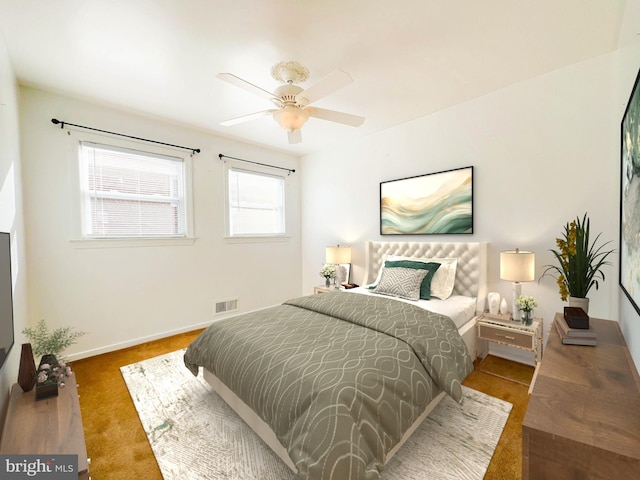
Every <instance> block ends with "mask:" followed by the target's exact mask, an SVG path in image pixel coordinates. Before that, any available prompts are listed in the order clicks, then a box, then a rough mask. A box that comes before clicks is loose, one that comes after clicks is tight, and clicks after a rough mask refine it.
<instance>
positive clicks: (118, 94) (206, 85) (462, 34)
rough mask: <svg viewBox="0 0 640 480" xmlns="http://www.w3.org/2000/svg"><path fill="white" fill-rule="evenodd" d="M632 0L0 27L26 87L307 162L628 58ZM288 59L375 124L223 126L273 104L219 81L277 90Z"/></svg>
mask: <svg viewBox="0 0 640 480" xmlns="http://www.w3.org/2000/svg"><path fill="white" fill-rule="evenodd" d="M625 3H626V2H625V1H624V0H590V1H585V0H518V1H514V0H315V1H313V0H56V1H48V0H0V31H1V32H2V34H3V36H4V40H5V43H6V45H7V49H8V51H9V55H10V57H11V59H12V63H13V66H14V69H15V72H16V75H17V76H18V79H19V81H20V83H21V84H24V85H29V86H35V87H38V88H43V89H47V90H52V91H56V92H60V93H66V94H71V95H73V96H77V97H80V98H85V99H91V100H95V101H98V102H101V103H106V104H109V105H113V106H116V107H119V108H124V109H128V110H131V111H137V112H141V113H144V114H149V115H153V116H159V117H162V118H166V119H168V120H171V121H175V122H180V123H183V124H186V125H190V126H194V127H197V128H199V129H204V130H206V131H210V132H215V133H217V134H222V135H225V136H231V137H235V138H238V139H242V140H245V141H249V142H253V143H259V144H263V145H267V146H270V147H273V148H278V149H282V150H287V151H289V152H292V153H294V154H305V153H308V152H312V151H315V150H319V149H322V148H324V147H326V146H327V145H330V144H332V143H335V142H342V141H347V140H349V139H352V138H356V137H358V136H364V135H367V134H371V133H372V132H376V131H379V130H381V129H385V128H388V127H391V126H394V125H398V124H401V123H404V122H407V121H409V120H412V119H414V118H417V117H420V116H423V115H427V114H429V113H432V112H435V111H437V110H441V109H443V108H447V107H449V106H451V105H455V104H458V103H461V102H464V101H466V100H469V99H471V98H474V97H478V96H480V95H483V94H486V93H488V92H491V91H494V90H497V89H500V88H503V87H505V86H507V85H509V84H512V83H515V82H519V81H522V80H525V79H528V78H531V77H534V76H537V75H540V74H542V73H545V72H548V71H552V70H555V69H558V68H561V67H563V66H566V65H569V64H573V63H577V62H580V61H582V60H585V59H588V58H590V57H594V56H597V55H601V54H605V53H607V52H610V51H612V50H615V49H616V48H617V46H618V42H619V35H620V30H621V26H622V19H623V15H624V10H625ZM288 60H297V61H299V62H301V63H302V64H304V65H305V66H306V67H307V68H308V69H309V70H310V72H311V77H310V79H309V80H308V81H307V82H306V83H305V84H303V85H302V87H303V88H305V87H308V86H310V85H312V84H314V83H315V82H316V81H318V80H319V79H320V78H322V77H323V76H324V75H326V74H328V73H329V72H330V71H331V70H333V69H334V68H340V69H342V70H344V71H346V72H348V73H349V74H350V75H351V76H352V77H353V79H354V82H353V83H352V84H351V85H349V86H347V87H345V88H343V89H342V90H340V91H338V92H335V93H334V94H332V95H331V96H328V97H325V98H324V99H322V100H319V101H318V102H317V103H316V104H315V105H316V106H318V107H323V108H329V109H334V110H339V111H343V112H347V113H352V114H356V115H361V116H364V117H366V120H365V122H364V124H363V125H362V126H361V127H358V128H354V127H349V126H343V125H340V124H334V123H329V122H325V121H323V120H319V119H315V118H311V119H310V120H309V121H308V122H307V124H306V125H305V126H304V127H303V129H302V137H303V141H302V143H301V144H299V145H291V146H290V145H288V144H287V136H286V133H285V132H284V131H283V130H281V129H280V127H278V126H277V124H276V123H275V122H274V121H273V120H272V119H271V118H269V117H263V118H260V119H257V120H253V121H251V122H248V123H244V124H241V125H236V126H232V127H222V126H220V125H219V122H221V121H223V120H227V119H230V118H234V117H237V116H240V115H244V114H248V113H252V112H256V111H260V110H264V109H268V108H272V104H271V103H270V102H269V101H268V100H265V99H263V98H260V97H258V96H255V95H252V94H251V93H249V92H246V91H244V90H241V89H238V88H235V87H233V86H231V85H228V84H226V83H224V82H222V81H220V80H218V79H216V78H215V75H216V74H217V73H219V72H230V73H233V74H235V75H237V76H239V77H242V78H244V79H246V80H248V81H249V82H251V83H254V84H256V85H258V86H260V87H262V88H264V89H266V90H269V91H272V90H273V89H274V88H275V87H277V86H278V82H276V81H275V80H273V79H272V78H271V75H270V68H271V66H272V65H273V64H275V63H277V62H280V61H288ZM64 120H65V121H67V122H71V123H73V122H76V121H77V119H74V118H65V119H64ZM92 126H93V127H96V128H101V125H92ZM123 133H129V134H131V135H135V134H136V132H123Z"/></svg>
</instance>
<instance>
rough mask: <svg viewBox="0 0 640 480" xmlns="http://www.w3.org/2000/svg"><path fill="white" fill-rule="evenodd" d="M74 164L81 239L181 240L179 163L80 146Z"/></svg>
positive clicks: (183, 228)
mask: <svg viewBox="0 0 640 480" xmlns="http://www.w3.org/2000/svg"><path fill="white" fill-rule="evenodd" d="M80 163H81V168H80V172H81V191H82V211H83V235H84V236H85V237H87V238H123V237H133V238H135V237H144V238H148V237H184V236H185V235H186V222H185V178H184V175H185V173H184V172H185V168H184V161H183V159H181V158H179V157H171V156H166V155H159V154H155V153H147V152H141V151H137V150H131V149H126V148H120V147H113V146H107V145H100V144H96V143H90V142H82V143H81V145H80Z"/></svg>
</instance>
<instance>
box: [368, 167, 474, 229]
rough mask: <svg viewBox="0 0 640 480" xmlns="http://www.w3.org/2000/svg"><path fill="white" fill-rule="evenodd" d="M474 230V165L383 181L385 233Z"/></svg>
mask: <svg viewBox="0 0 640 480" xmlns="http://www.w3.org/2000/svg"><path fill="white" fill-rule="evenodd" d="M472 233H473V166H469V167H463V168H456V169H453V170H445V171H441V172H435V173H428V174H425V175H419V176H415V177H408V178H401V179H398V180H389V181H384V182H380V234H381V235H442V234H472Z"/></svg>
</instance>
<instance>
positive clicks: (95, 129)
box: [51, 118, 200, 153]
mask: <svg viewBox="0 0 640 480" xmlns="http://www.w3.org/2000/svg"><path fill="white" fill-rule="evenodd" d="M51 123H53V124H54V125H58V124H60V128H64V126H65V125H71V126H72V127H78V128H84V129H86V130H93V131H94V132H101V133H108V134H110V135H118V136H120V137H127V138H132V139H134V140H142V141H143V142H149V143H157V144H159V145H166V146H167V147H174V148H182V149H183V150H191V152H192V153H200V149H199V148H191V147H182V146H180V145H173V144H171V143H164V142H158V141H157V140H149V139H148V138H140V137H133V136H131V135H125V134H124V133H116V132H110V131H108V130H100V129H99V128H93V127H85V126H84V125H76V124H75V123H69V122H64V121H62V120H58V119H57V118H52V119H51Z"/></svg>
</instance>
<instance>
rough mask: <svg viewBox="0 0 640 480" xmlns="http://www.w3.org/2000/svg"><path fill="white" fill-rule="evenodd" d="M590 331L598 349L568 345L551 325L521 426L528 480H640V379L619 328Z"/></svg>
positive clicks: (595, 324)
mask: <svg viewBox="0 0 640 480" xmlns="http://www.w3.org/2000/svg"><path fill="white" fill-rule="evenodd" d="M559 315H562V314H561V313H556V318H557V317H558V316H559ZM554 321H555V320H554ZM590 326H591V328H593V329H594V330H595V331H596V332H597V333H598V345H597V346H596V347H587V346H577V345H563V344H562V342H561V340H560V337H559V336H558V333H557V331H556V329H555V326H553V325H552V326H551V330H550V333H549V339H548V342H547V346H546V350H545V355H544V361H543V362H542V366H541V367H540V370H539V372H538V378H537V380H536V383H535V387H534V388H533V391H532V393H531V398H530V400H529V406H528V407H527V413H526V415H525V417H524V421H523V424H522V478H523V479H524V480H527V479H530V480H538V479H551V478H552V479H554V480H556V479H578V478H579V479H612V478H615V479H618V478H620V479H623V478H640V378H639V377H638V372H637V370H636V368H635V365H634V363H633V360H632V359H631V355H630V353H629V350H628V348H627V345H626V343H625V341H624V338H623V336H622V332H621V331H620V326H619V325H618V323H617V322H613V321H609V320H601V319H596V318H591V319H590Z"/></svg>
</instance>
